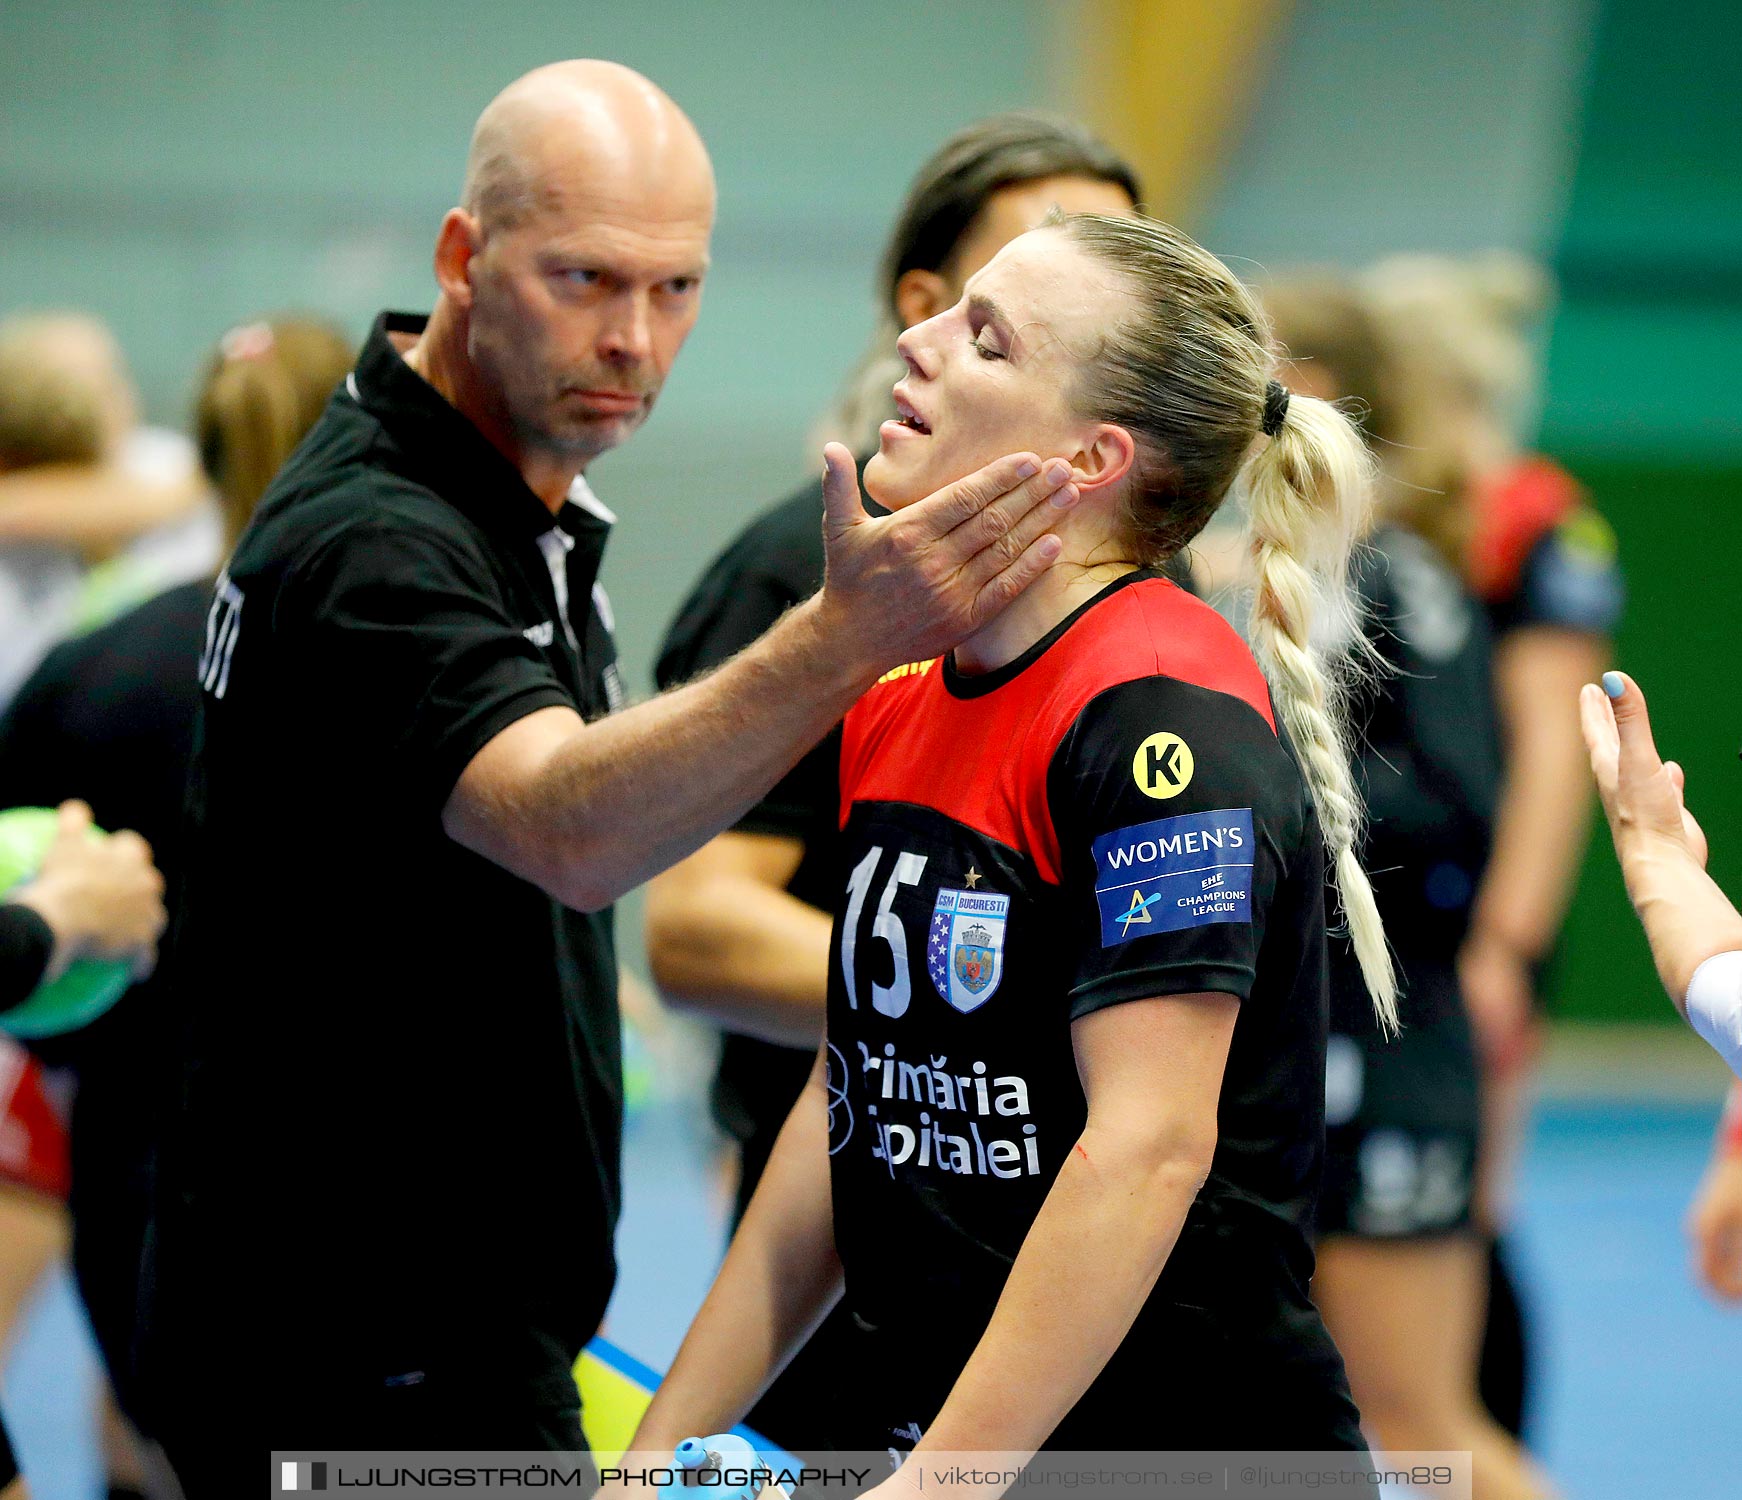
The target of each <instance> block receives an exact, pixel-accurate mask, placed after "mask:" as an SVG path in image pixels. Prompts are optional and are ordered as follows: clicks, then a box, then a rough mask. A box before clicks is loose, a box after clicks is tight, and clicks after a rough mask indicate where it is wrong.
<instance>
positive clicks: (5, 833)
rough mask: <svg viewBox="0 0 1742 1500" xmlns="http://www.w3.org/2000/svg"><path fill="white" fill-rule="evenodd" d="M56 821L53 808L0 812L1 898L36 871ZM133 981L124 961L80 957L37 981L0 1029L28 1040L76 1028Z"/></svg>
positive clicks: (2, 1014) (0, 1014)
mask: <svg viewBox="0 0 1742 1500" xmlns="http://www.w3.org/2000/svg"><path fill="white" fill-rule="evenodd" d="M57 823H58V818H57V815H56V813H55V810H54V809H53V808H52V807H14V808H9V809H8V810H6V811H5V812H0V896H4V895H5V894H6V893H7V892H8V891H11V890H12V889H13V887H15V886H20V885H23V884H24V883H25V881H27V880H29V879H30V877H31V876H33V875H34V874H36V872H37V869H38V868H39V867H40V866H41V864H42V861H43V856H44V855H46V854H47V853H48V850H49V846H50V845H51V844H53V843H54V837H55V829H56V827H57ZM132 982H133V973H132V970H131V969H130V968H129V967H128V965H126V964H124V963H117V962H116V961H115V960H113V959H95V958H81V959H78V960H76V961H74V962H73V963H71V964H69V965H68V966H67V971H66V973H64V974H62V975H61V976H60V978H59V979H55V980H51V981H50V982H49V983H47V984H40V985H38V986H37V987H36V989H35V991H34V992H33V993H32V994H31V996H30V998H29V999H27V1000H26V1001H25V1002H24V1003H23V1004H22V1005H15V1006H13V1007H12V1009H11V1010H8V1011H0V1029H3V1030H5V1031H8V1032H10V1033H11V1034H12V1035H13V1036H15V1037H19V1038H21V1039H22V1040H24V1041H30V1040H32V1039H34V1038H37V1037H47V1036H60V1035H61V1034H62V1033H63V1032H68V1031H77V1030H78V1029H79V1028H80V1027H81V1026H89V1025H90V1024H91V1022H93V1021H94V1020H96V1019H97V1017H98V1016H100V1015H102V1014H103V1013H104V1012H105V1011H106V1010H108V1009H109V1007H110V1006H112V1005H113V1004H114V1003H115V1002H116V1001H117V1000H119V999H120V998H121V996H122V995H123V994H125V993H126V991H127V987H128V985H130V984H131V983H132Z"/></svg>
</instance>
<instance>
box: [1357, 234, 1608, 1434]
mask: <svg viewBox="0 0 1742 1500" xmlns="http://www.w3.org/2000/svg"><path fill="white" fill-rule="evenodd" d="M1363 285H1364V288H1365V291H1366V293H1367V295H1368V296H1369V298H1370V299H1371V302H1372V305H1373V306H1374V307H1375V308H1376V309H1377V311H1378V314H1379V316H1380V317H1381V318H1382V319H1383V320H1384V322H1385V324H1386V327H1387V332H1388V336H1389V337H1390V338H1392V339H1394V340H1395V341H1397V342H1398V343H1399V344H1400V345H1401V346H1403V347H1406V348H1409V349H1411V350H1413V351H1415V353H1416V355H1417V356H1418V357H1419V358H1420V359H1421V360H1422V361H1424V362H1425V365H1426V366H1427V367H1428V368H1432V369H1434V370H1436V371H1438V372H1439V373H1440V375H1441V376H1443V379H1442V380H1441V381H1440V382H1439V387H1438V390H1437V392H1436V395H1435V398H1434V400H1433V401H1432V403H1430V404H1425V405H1424V406H1423V407H1422V408H1421V417H1420V425H1419V427H1418V428H1417V429H1415V430H1412V431H1410V432H1407V433H1404V434H1401V443H1402V445H1403V446H1402V447H1401V448H1400V449H1399V450H1398V451H1397V452H1396V453H1395V454H1394V455H1393V456H1392V457H1391V459H1390V460H1389V461H1391V462H1393V463H1394V465H1395V466H1396V467H1397V469H1398V472H1399V473H1400V475H1401V476H1402V477H1403V479H1404V480H1405V481H1406V484H1407V486H1409V487H1408V488H1405V489H1404V490H1402V492H1401V493H1402V494H1403V495H1404V496H1405V497H1407V496H1408V495H1409V494H1411V493H1414V494H1417V495H1419V497H1420V505H1421V507H1422V509H1423V511H1424V512H1433V511H1436V510H1439V509H1441V508H1440V507H1438V506H1436V504H1435V496H1436V494H1439V493H1443V494H1447V495H1455V496H1460V497H1461V498H1462V499H1463V500H1464V502H1465V503H1464V504H1463V505H1462V506H1461V507H1456V508H1444V510H1443V514H1444V516H1445V522H1446V525H1447V527H1448V528H1450V529H1449V530H1448V531H1447V534H1446V538H1445V543H1446V544H1447V545H1455V546H1461V547H1462V549H1463V556H1464V558H1465V573H1466V577H1467V578H1468V580H1469V583H1470V586H1471V588H1472V589H1473V590H1474V591H1475V593H1476V595H1477V597H1478V598H1480V599H1481V600H1482V601H1483V603H1484V604H1485V606H1486V607H1487V609H1488V613H1489V619H1490V623H1491V626H1492V629H1493V633H1494V683H1495V690H1496V696H1497V701H1498V704H1499V711H1500V728H1501V744H1502V747H1503V751H1504V775H1503V779H1502V782H1501V789H1500V798H1499V803H1498V806H1497V808H1496V811H1495V821H1494V847H1493V853H1492V857H1491V858H1490V860H1489V864H1488V871H1487V875H1486V876H1485V878H1484V880H1483V883H1482V887H1481V889H1480V890H1479V891H1478V893H1477V896H1476V903H1475V907H1474V909H1473V911H1472V914H1471V922H1470V933H1469V937H1468V938H1467V939H1466V941H1465V944H1464V949H1463V952H1462V953H1461V954H1460V956H1459V961H1458V967H1459V974H1460V979H1461V981H1462V985H1463V990H1464V997H1465V1003H1466V1004H1467V1005H1468V1007H1469V1010H1470V1019H1471V1022H1472V1025H1473V1026H1474V1028H1475V1036H1476V1044H1477V1052H1478V1056H1479V1058H1480V1060H1481V1063H1482V1104H1483V1148H1482V1160H1481V1166H1480V1178H1479V1183H1478V1190H1477V1201H1476V1211H1477V1216H1478V1223H1479V1224H1480V1225H1481V1227H1482V1228H1483V1230H1484V1231H1485V1232H1486V1233H1488V1234H1490V1235H1491V1236H1493V1245H1494V1248H1493V1250H1492V1253H1491V1257H1490V1286H1491V1291H1490V1296H1489V1313H1488V1329H1487V1333H1486V1336H1485V1340H1484V1348H1483V1360H1482V1372H1483V1373H1482V1396H1483V1400H1484V1401H1485V1402H1486V1403H1487V1405H1488V1408H1489V1410H1490V1411H1492V1412H1493V1413H1494V1415H1495V1416H1496V1418H1498V1419H1499V1421H1500V1422H1501V1423H1502V1425H1504V1426H1505V1427H1507V1428H1508V1429H1509V1430H1511V1431H1513V1432H1517V1433H1522V1432H1523V1430H1524V1427H1525V1424H1526V1421H1527V1417H1528V1401H1527V1396H1528V1389H1529V1384H1530V1379H1529V1376H1530V1361H1529V1341H1528V1337H1527V1334H1528V1325H1527V1321H1526V1319H1525V1316H1524V1311H1523V1307H1522V1304H1521V1303H1520V1301H1519V1299H1518V1296H1517V1294H1516V1292H1515V1289H1514V1276H1513V1274H1512V1271H1511V1268H1510V1265H1509V1261H1508V1258H1507V1256H1506V1255H1505V1253H1504V1244H1503V1237H1504V1234H1505V1229H1506V1223H1507V1220H1508V1218H1509V1216H1510V1198H1511V1193H1512V1184H1513V1179H1514V1177H1515V1175H1516V1171H1517V1165H1518V1157H1519V1152H1520V1149H1521V1146H1522V1142H1523V1130H1524V1125H1525V1121H1526V1117H1527V1114H1528V1109H1529V1102H1530V1082H1531V1077H1532V1073H1533V1066H1534V1063H1535V1060H1536V1057H1537V1054H1538V1052H1539V1050H1540V1047H1541V1038H1542V1019H1541V1009H1540V999H1541V977H1542V973H1543V970H1544V969H1545V967H1546V966H1547V965H1548V963H1549V961H1550V959H1551V958H1552V957H1553V954H1554V949H1555V945H1556V943H1557V941H1558V940H1559V936H1560V930H1561V924H1562V922H1563V920H1564V919H1565V916H1566V910H1567V905H1568V903H1569V901H1570V900H1571V898H1572V891H1573V882H1574V880H1575V879H1576V877H1577V874H1578V869H1579V863H1580V858H1581V856H1582V854H1583V851H1584V847H1585V839H1586V835H1587V833H1588V829H1589V822H1590V816H1591V811H1592V798H1591V790H1590V780H1589V772H1588V770H1587V766H1586V755H1585V747H1584V743H1583V740H1582V737H1581V735H1580V732H1579V723H1578V714H1577V707H1576V706H1577V703H1578V695H1579V689H1580V687H1581V686H1582V685H1583V684H1585V683H1589V682H1592V681H1594V680H1595V679H1596V676H1597V674H1598V673H1599V672H1600V671H1601V670H1602V669H1603V667H1604V665H1605V664H1606V663H1607V661H1608V659H1609V654H1610V651H1609V637H1610V634H1611V632H1612V631H1613V630H1614V628H1615V626H1616V624H1617V622H1618V620H1619V618H1620V613H1621V604H1622V583H1621V575H1620V571H1619V567H1618V564H1617V556H1616V546H1615V536H1614V533H1613V531H1612V530H1611V529H1610V527H1609V526H1608V524H1607V523H1606V522H1605V521H1604V520H1603V518H1602V517H1601V516H1600V515H1598V514H1597V512H1596V511H1595V510H1594V509H1593V508H1592V507H1591V505H1590V503H1589V500H1588V498H1587V497H1586V495H1585V493H1584V492H1583V491H1582V490H1581V489H1580V487H1579V485H1578V483H1577V481H1575V480H1574V479H1573V478H1572V477H1571V476H1570V475H1568V474H1567V472H1566V471H1565V470H1564V469H1562V468H1560V467H1559V466H1558V465H1556V464H1555V463H1554V462H1553V461H1552V460H1550V459H1547V458H1544V457H1541V456H1540V455H1535V454H1530V453H1528V452H1526V451H1524V450H1523V449H1522V448H1521V446H1520V444H1519V440H1518V433H1519V431H1520V430H1521V429H1522V428H1523V426H1524V425H1525V423H1526V422H1527V421H1528V420H1529V419H1530V417H1531V416H1532V415H1533V414H1532V412H1531V411H1530V410H1529V408H1530V405H1531V400H1532V396H1533V394H1534V389H1535V383H1536V373H1537V371H1536V359H1535V354H1534V349H1533V347H1532V339H1533V336H1534V333H1535V330H1536V328H1537V327H1538V325H1539V323H1540V321H1541V318H1542V315H1543V312H1544V310H1545V308H1546V305H1547V301H1548V296H1549V291H1550V288H1549V285H1548V282H1547V279H1546V277H1545V275H1544V273H1543V272H1542V271H1541V269H1540V268H1539V267H1537V266H1536V265H1534V264H1533V263H1531V262H1529V261H1526V260H1523V259H1521V258H1519V257H1516V256H1510V255H1490V256H1482V257H1475V258H1470V259H1463V260H1457V259H1451V258H1446V257H1436V256H1400V257H1396V258H1394V259H1392V260H1388V261H1384V262H1381V263H1380V264H1378V265H1377V266H1375V267H1373V268H1372V269H1371V270H1370V271H1368V272H1367V273H1366V274H1365V275H1364V277H1363Z"/></svg>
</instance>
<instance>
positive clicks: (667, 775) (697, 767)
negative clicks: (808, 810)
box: [521, 600, 876, 909]
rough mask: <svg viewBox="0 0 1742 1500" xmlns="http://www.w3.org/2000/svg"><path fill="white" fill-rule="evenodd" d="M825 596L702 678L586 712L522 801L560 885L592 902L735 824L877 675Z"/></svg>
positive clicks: (581, 901)
mask: <svg viewBox="0 0 1742 1500" xmlns="http://www.w3.org/2000/svg"><path fill="white" fill-rule="evenodd" d="M819 609H820V605H819V603H818V601H816V600H812V601H810V602H808V603H806V604H801V605H799V606H798V607H797V608H796V609H794V610H792V611H791V612H790V613H788V614H787V616H786V617H785V618H784V619H783V620H781V621H780V623H779V624H777V625H776V626H775V627H774V628H773V629H772V630H771V631H769V633H768V634H767V635H765V636H764V637H763V638H762V639H761V640H760V641H758V642H756V644H755V645H753V646H750V647H748V648H747V649H746V650H744V651H742V652H740V653H739V654H738V655H737V656H735V657H733V658H732V659H731V660H730V661H728V662H726V663H725V664H724V665H722V666H721V667H720V668H719V669H718V670H716V671H715V672H713V673H711V674H710V675H709V676H707V677H704V678H702V679H700V680H699V681H697V682H693V683H690V684H688V685H687V686H685V687H681V688H677V689H675V690H674V691H672V692H669V693H665V694H662V695H661V696H660V697H658V698H654V699H652V700H650V701H649V702H646V703H642V704H638V705H636V706H635V707H634V708H631V709H628V710H625V711H624V712H622V713H619V714H613V715H612V716H610V717H609V718H606V719H601V720H598V721H596V722H594V723H592V724H588V725H587V726H585V727H584V728H583V729H580V730H578V731H577V732H576V733H574V734H572V735H570V736H569V737H568V738H567V739H566V740H565V741H564V742H563V743H562V744H560V745H558V746H556V747H555V749H554V750H553V751H552V753H551V754H550V756H549V757H548V759H547V761H546V762H545V764H544V766H543V767H542V768H541V771H540V774H539V775H538V776H537V777H536V779H535V782H534V786H533V788H532V789H531V793H530V795H529V797H528V799H527V801H528V803H529V805H528V806H527V807H526V808H525V809H523V810H521V816H522V817H523V818H524V820H525V821H526V824H527V828H526V832H527V833H528V834H529V835H530V836H532V837H535V838H539V839H541V840H542V841H543V842H544V843H545V844H546V846H547V847H548V848H549V849H550V851H551V856H552V859H553V861H554V862H555V863H556V864H557V865H558V866H559V868H558V870H557V871H556V872H554V873H555V878H556V879H557V880H559V881H560V883H561V887H562V889H561V891H560V892H559V894H561V895H562V898H563V899H565V900H567V901H569V902H570V903H571V904H573V905H577V906H580V907H582V908H584V909H595V908H597V907H600V906H603V905H606V904H608V903H609V902H611V901H614V900H616V899H617V898H618V897H619V896H621V895H623V894H624V893H625V892H626V891H629V890H632V889H634V888H635V887H636V886H638V885H640V884H641V883H642V882H643V881H645V880H647V879H648V878H649V877H650V876H652V875H654V874H657V873H658V872H659V871H660V870H663V869H666V868H667V867H668V866H670V865H672V864H675V863H676V862H677V861H678V860H680V859H682V858H683V857H684V856H685V855H687V854H689V853H691V852H692V851H694V850H695V849H697V848H699V847H700V846H701V845H702V844H703V843H704V842H705V841H706V840H707V839H709V838H711V837H713V835H715V834H716V833H718V832H720V831H721V830H722V829H724V828H728V827H730V826H731V825H732V824H733V823H735V822H736V821H737V820H738V819H739V818H740V817H741V816H742V815H743V814H744V813H745V812H746V811H748V810H749V808H750V807H751V806H753V805H754V804H755V803H756V802H757V801H758V800H759V799H760V798H761V797H762V796H763V795H764V794H765V793H766V792H767V791H768V790H769V788H770V787H772V786H773V785H774V783H775V782H776V781H778V780H779V779H780V777H781V776H783V775H784V774H785V773H786V772H787V771H789V770H790V769H791V768H792V767H793V766H794V765H795V764H796V763H797V761H798V759H799V757H800V756H801V755H803V754H804V752H805V751H807V750H808V749H810V747H811V746H812V745H814V744H816V743H817V741H819V740H820V739H821V738H822V737H823V735H824V734H826V733H827V732H828V731H829V729H830V728H831V727H832V726H833V725H834V724H836V723H837V722H838V721H839V720H840V719H841V717H842V716H843V715H844V714H845V713H846V711H847V709H848V708H850V707H851V706H852V704H853V702H854V700H855V699H856V698H857V697H858V696H859V694H860V693H862V692H863V691H864V690H865V689H866V688H867V687H869V686H870V685H871V682H872V681H873V680H874V678H875V673H876V666H875V663H874V662H873V661H871V660H869V659H868V658H867V657H866V656H865V654H863V653H855V655H854V656H853V657H850V658H849V657H845V656H844V655H843V654H842V653H841V651H840V649H839V646H840V639H841V637H840V633H839V632H836V633H834V634H833V635H830V634H827V633H826V632H825V630H824V628H823V624H822V621H821V619H820V618H819Z"/></svg>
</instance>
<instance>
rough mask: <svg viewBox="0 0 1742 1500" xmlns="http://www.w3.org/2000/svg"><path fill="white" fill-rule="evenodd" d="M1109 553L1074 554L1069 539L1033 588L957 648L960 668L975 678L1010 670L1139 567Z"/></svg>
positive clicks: (1027, 590) (1031, 586)
mask: <svg viewBox="0 0 1742 1500" xmlns="http://www.w3.org/2000/svg"><path fill="white" fill-rule="evenodd" d="M1095 552H1099V554H1100V560H1096V559H1095V555H1094V553H1095ZM1106 552H1107V549H1106V548H1105V547H1100V548H1097V549H1094V550H1093V551H1091V552H1089V553H1087V554H1084V555H1076V556H1073V555H1072V554H1073V549H1072V547H1071V545H1070V543H1069V541H1068V540H1067V541H1066V545H1065V550H1064V552H1063V553H1062V554H1061V555H1060V557H1059V559H1058V561H1056V562H1055V563H1054V564H1053V565H1052V566H1051V567H1050V568H1048V569H1047V570H1046V572H1044V573H1042V574H1041V576H1040V577H1039V578H1038V579H1036V580H1035V581H1034V583H1032V584H1031V585H1029V587H1028V588H1027V589H1026V590H1025V591H1024V592H1023V593H1022V594H1020V595H1019V596H1018V597H1017V598H1016V600H1015V601H1014V602H1013V603H1012V604H1011V605H1010V607H1009V608H1008V609H1006V610H1005V611H1004V613H1003V614H1001V615H999V616H998V617H997V618H996V619H993V620H990V621H988V622H987V623H986V624H985V625H983V626H981V627H980V629H979V630H977V631H975V632H974V634H973V635H971V636H969V637H968V639H967V640H965V641H963V642H962V644H961V645H959V646H958V647H956V667H957V669H958V670H959V671H962V672H965V673H968V674H974V673H979V672H993V671H996V670H997V669H998V668H999V667H1002V666H1007V665H1008V664H1009V663H1011V662H1013V661H1015V660H1016V658H1017V657H1019V656H1021V655H1022V653H1023V652H1024V651H1026V650H1028V648H1029V647H1030V646H1032V645H1033V644H1034V643H1035V642H1036V641H1038V640H1041V639H1042V638H1043V637H1044V636H1045V635H1046V633H1047V632H1048V631H1049V630H1051V629H1052V628H1053V627H1054V626H1055V625H1057V624H1058V623H1059V621H1060V620H1063V619H1064V618H1066V616H1068V615H1070V614H1071V613H1072V612H1073V611H1074V610H1078V609H1081V608H1082V607H1083V605H1085V604H1087V603H1088V602H1089V600H1091V599H1093V598H1094V597H1095V595H1096V594H1098V593H1100V592H1101V590H1102V589H1104V588H1106V587H1107V585H1108V584H1110V583H1112V582H1114V581H1115V580H1116V579H1119V578H1122V577H1124V576H1125V574H1127V573H1129V572H1131V571H1132V569H1134V568H1135V567H1136V566H1137V565H1136V564H1135V563H1132V562H1125V561H1121V560H1108V559H1107V557H1106Z"/></svg>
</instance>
